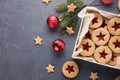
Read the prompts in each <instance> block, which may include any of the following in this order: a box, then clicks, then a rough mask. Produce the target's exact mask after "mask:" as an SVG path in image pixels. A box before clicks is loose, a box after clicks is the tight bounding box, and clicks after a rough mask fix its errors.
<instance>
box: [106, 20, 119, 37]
mask: <svg viewBox="0 0 120 80" xmlns="http://www.w3.org/2000/svg"><path fill="white" fill-rule="evenodd" d="M107 27H108V30H109V32H110V33H111V34H112V35H120V18H113V19H111V20H110V21H109V22H108V26H107Z"/></svg>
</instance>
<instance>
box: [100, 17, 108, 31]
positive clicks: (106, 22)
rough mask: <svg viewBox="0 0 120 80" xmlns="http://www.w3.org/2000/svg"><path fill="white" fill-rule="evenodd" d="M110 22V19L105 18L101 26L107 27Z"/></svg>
mask: <svg viewBox="0 0 120 80" xmlns="http://www.w3.org/2000/svg"><path fill="white" fill-rule="evenodd" d="M108 22H109V19H107V18H103V23H102V25H101V27H102V28H105V29H107V24H108Z"/></svg>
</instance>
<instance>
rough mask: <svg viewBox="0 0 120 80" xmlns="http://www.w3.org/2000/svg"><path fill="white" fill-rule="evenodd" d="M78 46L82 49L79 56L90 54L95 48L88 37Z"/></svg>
mask: <svg viewBox="0 0 120 80" xmlns="http://www.w3.org/2000/svg"><path fill="white" fill-rule="evenodd" d="M79 48H82V49H83V51H82V52H81V53H80V55H81V56H91V55H92V54H93V52H94V50H95V44H94V43H93V42H92V41H91V40H90V39H83V40H82V42H81V44H80V46H79V47H78V49H79Z"/></svg>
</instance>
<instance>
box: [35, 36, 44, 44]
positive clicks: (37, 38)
mask: <svg viewBox="0 0 120 80" xmlns="http://www.w3.org/2000/svg"><path fill="white" fill-rule="evenodd" d="M34 41H35V44H36V45H41V44H42V41H43V38H41V37H40V36H37V37H36V38H34Z"/></svg>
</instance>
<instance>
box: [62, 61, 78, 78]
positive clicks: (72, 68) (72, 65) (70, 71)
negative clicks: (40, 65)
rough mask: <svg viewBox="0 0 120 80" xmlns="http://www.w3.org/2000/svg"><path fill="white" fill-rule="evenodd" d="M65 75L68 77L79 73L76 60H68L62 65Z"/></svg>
mask: <svg viewBox="0 0 120 80" xmlns="http://www.w3.org/2000/svg"><path fill="white" fill-rule="evenodd" d="M62 72H63V75H64V76H65V77H67V78H74V77H76V76H77V75H78V73H79V67H78V65H77V63H76V62H74V61H67V62H65V63H64V64H63V67H62Z"/></svg>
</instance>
